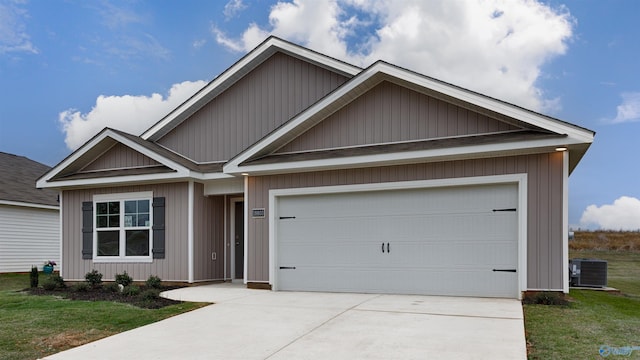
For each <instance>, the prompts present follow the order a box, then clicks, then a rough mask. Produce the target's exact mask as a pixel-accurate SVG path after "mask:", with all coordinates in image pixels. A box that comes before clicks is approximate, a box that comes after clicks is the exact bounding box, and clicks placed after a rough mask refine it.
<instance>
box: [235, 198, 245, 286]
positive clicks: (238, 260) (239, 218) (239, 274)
mask: <svg viewBox="0 0 640 360" xmlns="http://www.w3.org/2000/svg"><path fill="white" fill-rule="evenodd" d="M234 206H235V208H234V212H235V216H234V218H235V224H233V226H234V233H235V239H234V241H235V247H236V248H235V259H234V260H235V267H236V269H235V278H236V279H242V278H244V202H242V201H238V202H236V203H235V205H234Z"/></svg>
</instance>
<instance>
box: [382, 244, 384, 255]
mask: <svg viewBox="0 0 640 360" xmlns="http://www.w3.org/2000/svg"><path fill="white" fill-rule="evenodd" d="M382 252H383V253H384V243H382Z"/></svg>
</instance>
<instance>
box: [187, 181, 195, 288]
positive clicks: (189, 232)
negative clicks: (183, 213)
mask: <svg viewBox="0 0 640 360" xmlns="http://www.w3.org/2000/svg"><path fill="white" fill-rule="evenodd" d="M188 199H189V200H188V205H187V206H188V209H187V242H188V245H187V256H188V261H187V264H188V265H187V266H188V267H189V283H193V282H194V280H193V277H194V276H193V273H194V269H193V263H194V261H193V248H194V246H193V206H194V184H193V180H189V194H188Z"/></svg>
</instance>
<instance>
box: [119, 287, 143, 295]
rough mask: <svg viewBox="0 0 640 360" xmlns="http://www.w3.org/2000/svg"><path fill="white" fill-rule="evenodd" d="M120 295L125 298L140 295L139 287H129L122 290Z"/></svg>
mask: <svg viewBox="0 0 640 360" xmlns="http://www.w3.org/2000/svg"><path fill="white" fill-rule="evenodd" d="M122 294H123V295H125V296H136V295H138V294H140V287H139V286H136V285H129V286H127V287H125V288H124V289H123V290H122Z"/></svg>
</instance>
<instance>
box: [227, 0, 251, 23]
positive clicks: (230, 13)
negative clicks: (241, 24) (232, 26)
mask: <svg viewBox="0 0 640 360" xmlns="http://www.w3.org/2000/svg"><path fill="white" fill-rule="evenodd" d="M246 8H247V5H245V4H244V3H243V2H242V0H231V1H229V2H228V3H227V4H226V5H225V6H224V10H223V11H222V13H223V14H224V16H225V17H226V18H227V20H228V19H231V18H233V17H235V16H236V15H237V14H238V13H239V12H241V11H242V10H244V9H246Z"/></svg>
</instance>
